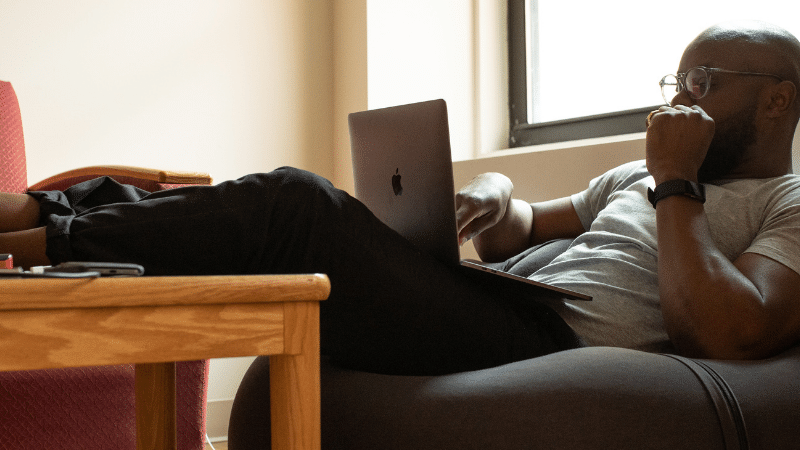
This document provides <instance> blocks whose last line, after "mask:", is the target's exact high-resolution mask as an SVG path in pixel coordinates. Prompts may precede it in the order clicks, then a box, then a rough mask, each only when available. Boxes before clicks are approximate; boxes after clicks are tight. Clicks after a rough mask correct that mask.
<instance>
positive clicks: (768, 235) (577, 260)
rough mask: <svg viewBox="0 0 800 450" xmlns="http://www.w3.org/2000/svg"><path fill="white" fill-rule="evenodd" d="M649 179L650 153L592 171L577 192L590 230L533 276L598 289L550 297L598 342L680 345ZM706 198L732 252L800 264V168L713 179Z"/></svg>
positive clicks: (797, 267) (717, 237) (723, 246)
mask: <svg viewBox="0 0 800 450" xmlns="http://www.w3.org/2000/svg"><path fill="white" fill-rule="evenodd" d="M648 187H654V181H653V178H652V177H651V176H650V174H649V173H648V172H647V168H646V166H645V163H644V161H636V162H632V163H628V164H625V165H623V166H620V167H618V168H616V169H614V170H611V171H609V172H607V173H606V174H604V175H602V176H600V177H598V178H596V179H594V180H592V181H591V183H590V184H589V188H588V189H587V190H585V191H583V192H581V193H579V194H575V195H573V196H572V204H573V205H574V206H575V210H576V211H577V213H578V216H579V217H580V219H581V222H582V223H583V226H584V228H585V229H586V230H587V231H586V232H585V233H583V234H582V235H580V236H579V237H578V238H577V239H575V241H574V242H573V243H572V245H571V246H570V248H569V249H568V250H567V251H566V252H565V253H564V254H562V255H561V256H559V257H558V258H556V259H555V260H554V261H553V262H552V263H550V264H549V265H547V266H546V267H544V268H542V269H540V270H539V271H537V272H536V273H534V274H533V275H531V278H533V279H535V280H537V281H543V282H547V283H551V284H553V285H556V286H561V287H564V288H568V289H573V290H575V291H578V292H583V293H586V294H589V295H592V296H593V297H594V300H593V301H591V302H581V301H551V302H548V304H549V305H550V306H552V307H553V309H555V310H556V311H557V312H558V313H559V314H560V315H561V316H562V317H563V318H564V320H565V321H566V322H567V323H568V324H569V325H570V326H571V327H572V328H573V329H574V330H575V331H576V332H577V333H578V334H579V335H580V336H581V337H583V338H584V339H585V340H586V341H587V342H588V343H589V344H590V345H603V346H615V347H625V348H633V349H639V350H644V351H653V352H672V351H674V348H673V346H672V344H671V343H670V341H669V338H668V336H667V332H666V330H665V328H664V320H663V317H662V314H661V307H660V305H659V295H658V282H659V280H658V276H657V274H658V245H657V238H656V215H655V209H653V207H652V205H650V203H649V202H648V200H647V188H648ZM706 198H707V200H706V203H705V210H706V214H707V215H708V220H709V224H710V227H711V234H712V237H713V238H714V241H715V242H716V244H717V246H718V248H719V249H720V250H721V251H722V253H723V254H724V255H725V256H726V257H727V258H728V259H729V260H731V261H734V260H735V259H736V258H738V257H739V256H740V255H741V254H742V253H744V252H751V253H758V254H761V255H764V256H767V257H769V258H772V259H774V260H776V261H778V262H780V263H782V264H784V265H786V266H787V267H789V268H790V269H792V270H794V271H795V272H798V273H800V176H796V175H786V176H781V177H777V178H770V179H759V180H755V179H745V180H734V181H729V182H725V183H724V184H719V185H713V184H707V185H706ZM663 281H664V282H667V283H668V282H669V280H663Z"/></svg>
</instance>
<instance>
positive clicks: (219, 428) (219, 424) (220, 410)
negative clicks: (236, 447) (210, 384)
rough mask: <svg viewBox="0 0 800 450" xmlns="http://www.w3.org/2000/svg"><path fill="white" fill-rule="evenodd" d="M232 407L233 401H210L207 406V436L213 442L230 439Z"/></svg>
mask: <svg viewBox="0 0 800 450" xmlns="http://www.w3.org/2000/svg"><path fill="white" fill-rule="evenodd" d="M232 406H233V399H226V400H209V401H208V403H207V404H206V408H207V415H206V434H208V438H209V439H210V440H211V442H218V441H224V440H227V439H228V421H229V420H230V418H231V407H232Z"/></svg>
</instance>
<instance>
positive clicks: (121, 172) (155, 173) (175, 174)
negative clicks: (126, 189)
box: [29, 166, 213, 191]
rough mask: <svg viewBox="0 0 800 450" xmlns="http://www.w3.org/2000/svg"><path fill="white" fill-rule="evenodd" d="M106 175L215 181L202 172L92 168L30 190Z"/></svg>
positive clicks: (183, 181)
mask: <svg viewBox="0 0 800 450" xmlns="http://www.w3.org/2000/svg"><path fill="white" fill-rule="evenodd" d="M105 175H107V176H122V177H130V178H139V179H142V180H148V181H153V182H156V183H164V184H199V185H210V184H211V183H212V181H213V179H212V178H211V176H210V175H208V174H207V173H200V172H180V171H171V170H158V169H147V168H142V167H129V166H91V167H82V168H80V169H73V170H68V171H66V172H63V173H60V174H58V175H54V176H52V177H49V178H46V179H44V180H42V181H40V182H38V183H36V184H34V185H33V186H31V187H30V188H29V189H30V190H31V191H38V190H45V189H44V188H45V187H46V186H50V185H53V184H56V183H59V182H61V181H64V180H69V179H73V178H81V177H84V178H85V177H92V178H94V177H101V176H105Z"/></svg>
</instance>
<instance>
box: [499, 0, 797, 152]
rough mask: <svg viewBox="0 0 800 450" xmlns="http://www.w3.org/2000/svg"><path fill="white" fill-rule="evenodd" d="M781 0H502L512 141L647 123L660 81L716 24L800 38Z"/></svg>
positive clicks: (622, 130) (564, 137) (630, 129)
mask: <svg viewBox="0 0 800 450" xmlns="http://www.w3.org/2000/svg"><path fill="white" fill-rule="evenodd" d="M786 5H787V4H786V2H785V0H759V1H758V2H752V1H750V0H747V1H742V0H714V1H706V2H689V3H669V4H666V3H663V2H661V3H658V2H655V3H654V2H642V1H641V0H604V1H602V2H590V1H575V0H572V1H565V0H509V2H508V34H509V82H510V84H509V97H510V98H509V106H510V118H511V137H510V145H511V147H520V146H526V145H536V144H544V143H549V142H560V141H569V140H575V139H585V138H591V137H601V136H613V135H619V134H628V133H636V132H641V131H645V125H644V121H645V117H646V116H647V114H649V112H650V111H652V110H653V109H655V108H657V107H658V105H661V104H663V100H662V99H661V91H660V89H659V87H658V80H660V79H661V77H662V76H664V75H666V74H668V73H675V71H676V69H677V66H678V63H679V61H680V57H681V55H682V53H683V50H684V48H685V47H686V45H687V44H688V43H689V42H690V41H691V40H692V39H694V38H695V37H696V36H697V34H699V33H700V32H701V31H702V30H704V29H706V28H707V27H708V26H710V25H713V24H714V23H718V22H722V21H727V20H736V19H742V18H747V19H754V18H757V19H759V20H764V21H767V22H770V23H774V24H776V25H779V26H781V27H784V28H786V29H787V30H789V31H790V32H792V33H794V34H795V35H796V36H800V17H796V15H792V14H787V13H786V12H787V11H786Z"/></svg>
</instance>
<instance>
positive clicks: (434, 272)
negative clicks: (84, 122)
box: [69, 168, 580, 375]
mask: <svg viewBox="0 0 800 450" xmlns="http://www.w3.org/2000/svg"><path fill="white" fill-rule="evenodd" d="M69 242H70V247H71V252H72V254H71V258H72V259H74V260H83V261H114V262H135V263H138V264H141V265H143V266H144V267H145V271H146V275H205V274H268V273H311V272H319V273H325V274H327V275H328V276H329V277H330V280H331V285H332V289H331V296H330V298H329V299H328V300H327V301H324V302H323V303H322V306H321V346H322V353H323V354H326V355H329V356H331V357H332V358H333V359H334V360H335V361H337V362H338V363H340V364H343V365H345V366H348V367H350V368H354V369H360V370H365V371H372V372H381V373H391V374H429V375H433V374H441V373H452V372H458V371H465V370H474V369H480V368H486V367H491V366H497V365H500V364H504V363H509V362H512V361H517V360H521V359H526V358H531V357H535V356H539V355H543V354H547V353H552V352H555V351H559V350H563V349H567V348H573V347H576V346H578V345H579V341H580V340H579V339H578V337H577V336H576V335H575V333H574V332H573V331H572V329H571V328H569V326H567V325H566V324H565V323H564V321H563V320H562V319H561V318H560V317H559V316H558V315H557V314H555V313H554V312H553V311H552V310H551V309H550V308H548V307H546V306H543V305H541V304H539V303H537V302H535V301H532V300H531V299H523V298H519V297H517V296H516V295H513V293H509V292H504V291H498V290H497V289H495V288H491V287H486V286H483V285H481V284H478V283H476V282H475V281H473V280H471V279H470V278H468V277H467V276H465V275H464V274H462V273H461V271H460V270H459V269H458V268H453V267H449V266H448V265H446V264H443V263H441V262H440V261H438V260H437V259H435V258H433V257H431V256H429V255H426V254H423V253H421V252H420V251H418V250H417V249H416V248H414V247H413V246H412V245H411V244H410V243H409V242H408V241H406V240H405V239H404V238H402V237H401V236H400V235H398V234H397V233H395V232H394V231H393V230H391V229H390V228H388V227H387V226H385V225H384V224H383V223H382V222H380V221H379V220H378V219H377V218H376V217H375V216H374V215H373V214H372V213H371V212H370V211H369V210H368V209H367V208H366V207H365V206H364V205H363V204H361V203H360V202H359V201H357V200H355V199H354V198H352V197H350V196H349V195H348V194H347V193H345V192H343V191H340V190H338V189H335V188H334V187H333V186H332V185H331V184H330V183H329V182H328V181H327V180H325V179H323V178H321V177H318V176H316V175H314V174H311V173H308V172H304V171H300V170H296V169H289V168H283V169H278V170H276V171H274V172H271V173H269V174H260V175H250V176H246V177H243V178H241V179H239V180H236V181H230V182H224V183H220V184H219V185H217V186H193V187H183V188H179V189H174V190H170V191H163V192H157V193H153V194H150V195H146V196H144V197H143V198H141V199H139V200H137V201H127V202H120V203H112V204H102V205H99V206H93V207H92V208H90V209H88V210H86V211H83V212H81V213H79V214H78V215H77V216H75V217H74V218H73V219H72V223H71V225H70V228H69Z"/></svg>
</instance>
